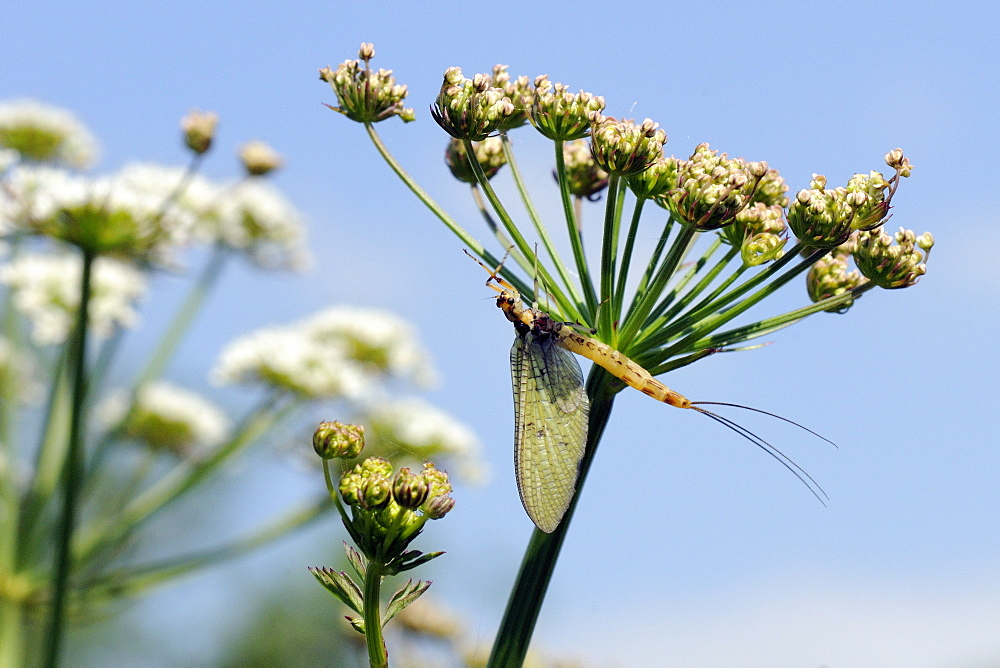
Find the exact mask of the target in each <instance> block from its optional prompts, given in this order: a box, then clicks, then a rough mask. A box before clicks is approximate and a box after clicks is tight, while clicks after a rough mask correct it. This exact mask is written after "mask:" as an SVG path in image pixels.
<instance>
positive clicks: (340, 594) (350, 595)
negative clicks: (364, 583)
mask: <svg viewBox="0 0 1000 668" xmlns="http://www.w3.org/2000/svg"><path fill="white" fill-rule="evenodd" d="M309 572H310V573H312V574H313V577H315V578H316V579H317V580H319V582H320V584H322V585H323V586H324V587H326V590H327V591H329V592H330V593H331V594H333V595H334V596H336V597H337V598H338V599H340V601H341V602H342V603H343V604H344V605H346V606H347V607H349V608H350V609H351V610H353V611H354V612H357V613H360V612H361V610H362V609H363V608H364V596H363V595H362V593H361V588H360V587H358V585H356V584H355V583H354V580H352V579H351V577H350V576H349V575H348V574H347V573H344V572H343V571H340V572H337V571H335V570H333V569H332V568H326V567H325V566H324V567H323V568H310V569H309Z"/></svg>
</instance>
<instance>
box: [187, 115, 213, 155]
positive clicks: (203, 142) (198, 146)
mask: <svg viewBox="0 0 1000 668" xmlns="http://www.w3.org/2000/svg"><path fill="white" fill-rule="evenodd" d="M218 124H219V117H218V115H216V114H214V113H212V112H210V111H207V112H202V111H198V110H197V109H195V110H193V111H191V112H190V113H189V114H188V115H187V116H185V117H184V118H182V119H181V130H183V132H184V144H185V146H187V147H188V148H189V149H191V151H192V152H194V153H196V154H197V155H202V154H204V153H207V152H208V149H210V148H211V147H212V140H213V139H214V138H215V128H216V126H217V125H218Z"/></svg>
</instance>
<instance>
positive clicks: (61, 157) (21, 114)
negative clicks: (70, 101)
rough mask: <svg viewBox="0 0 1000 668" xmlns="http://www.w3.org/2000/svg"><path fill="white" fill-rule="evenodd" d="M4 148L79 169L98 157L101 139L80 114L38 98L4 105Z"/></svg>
mask: <svg viewBox="0 0 1000 668" xmlns="http://www.w3.org/2000/svg"><path fill="white" fill-rule="evenodd" d="M0 147H6V148H10V149H14V150H16V151H17V152H18V153H20V154H21V156H22V159H23V160H26V161H32V162H49V163H53V164H57V165H68V166H70V167H78V168H80V167H87V166H89V165H90V164H92V163H93V162H94V159H95V158H96V156H97V140H95V139H94V136H93V135H92V134H91V133H90V130H88V129H87V127H86V126H85V125H84V124H83V123H81V122H80V121H79V119H77V117H76V116H74V115H73V114H72V113H70V112H69V111H66V110H65V109H59V108H57V107H51V106H49V105H47V104H42V103H41V102H36V101H35V100H17V101H15V102H8V103H5V104H0Z"/></svg>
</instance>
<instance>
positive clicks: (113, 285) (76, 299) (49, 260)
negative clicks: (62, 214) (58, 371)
mask: <svg viewBox="0 0 1000 668" xmlns="http://www.w3.org/2000/svg"><path fill="white" fill-rule="evenodd" d="M81 272H82V262H81V260H80V257H79V256H78V255H69V254H61V255H54V254H53V255H50V254H41V253H25V254H23V255H20V256H19V257H17V258H15V259H14V260H13V261H11V262H10V263H8V264H6V265H4V266H2V267H0V283H3V284H5V285H7V286H9V288H10V290H11V295H12V299H13V303H14V306H15V308H17V310H19V311H21V312H22V313H23V314H24V315H25V316H27V318H28V320H29V321H30V322H31V326H32V330H31V335H32V339H33V340H34V341H35V342H36V343H38V344H40V345H45V344H51V343H62V342H63V341H65V340H66V337H67V336H68V335H69V332H70V330H71V329H72V327H73V323H74V321H75V319H76V313H77V308H78V307H79V304H80V276H81ZM91 278H92V281H91V299H90V309H89V316H90V319H89V320H90V328H91V331H93V332H94V334H96V335H97V336H100V337H105V338H106V337H108V336H110V335H111V334H112V333H113V332H114V330H115V329H116V328H118V327H132V326H133V325H135V323H136V322H137V321H138V314H137V313H136V310H135V305H136V303H137V302H138V301H139V300H140V299H141V298H142V297H143V296H144V295H145V293H146V277H145V275H144V274H143V273H142V272H140V271H139V270H138V269H135V268H134V267H132V266H131V265H129V264H126V263H124V262H119V261H117V260H112V259H110V258H103V257H99V258H97V259H96V260H95V262H94V268H93V274H92V276H91Z"/></svg>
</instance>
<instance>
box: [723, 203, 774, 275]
mask: <svg viewBox="0 0 1000 668" xmlns="http://www.w3.org/2000/svg"><path fill="white" fill-rule="evenodd" d="M720 234H721V235H722V240H723V241H725V242H726V243H728V244H729V245H730V246H740V247H743V246H744V245H745V244H746V243H747V241H748V240H749V239H750V238H751V237H755V236H757V235H771V236H774V237H777V238H779V239H782V240H783V239H784V238H786V237H787V236H788V234H787V228H786V225H785V210H784V209H782V208H781V207H780V206H778V205H777V204H772V205H771V206H765V205H764V204H763V203H762V202H755V203H754V204H752V205H750V206H748V207H747V208H745V209H743V210H742V211H740V212H739V213H737V214H736V218H735V219H734V220H733V222H732V224H730V225H726V226H725V227H723V228H722V229H721V230H720ZM766 243H767V244H768V245H770V244H772V243H774V242H766ZM781 245H782V246H783V245H784V241H782V243H781ZM779 250H780V247H779ZM778 257H781V254H780V253H779V254H778ZM771 259H777V258H771ZM756 264H760V262H757V263H756ZM749 266H755V265H753V264H750V265H749Z"/></svg>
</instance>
